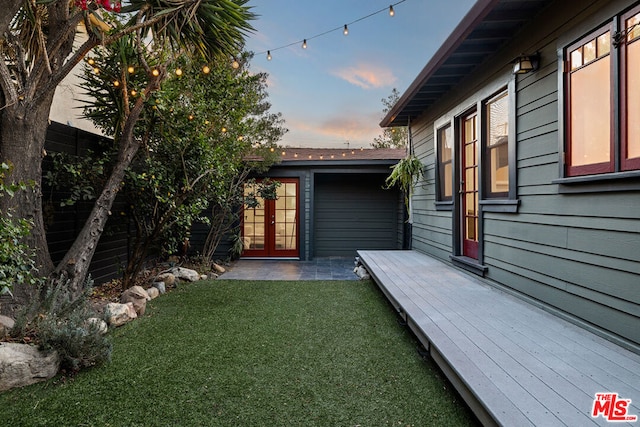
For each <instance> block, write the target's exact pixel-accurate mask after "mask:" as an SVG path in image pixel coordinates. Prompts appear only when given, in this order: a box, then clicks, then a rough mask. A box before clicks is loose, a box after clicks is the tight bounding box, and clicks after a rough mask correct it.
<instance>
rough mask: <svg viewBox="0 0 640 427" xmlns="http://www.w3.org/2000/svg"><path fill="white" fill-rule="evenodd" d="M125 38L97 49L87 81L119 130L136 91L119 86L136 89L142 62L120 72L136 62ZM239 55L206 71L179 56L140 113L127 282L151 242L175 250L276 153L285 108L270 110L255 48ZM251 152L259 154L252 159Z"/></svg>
mask: <svg viewBox="0 0 640 427" xmlns="http://www.w3.org/2000/svg"><path fill="white" fill-rule="evenodd" d="M124 41H125V39H122V43H117V44H115V45H112V46H111V47H110V48H105V49H100V50H98V51H96V55H94V56H92V57H91V62H92V65H91V67H87V68H86V70H85V74H84V83H83V87H84V88H85V89H86V90H87V93H88V94H89V98H90V100H89V101H88V105H87V107H86V108H85V114H86V115H87V116H88V117H90V118H91V119H92V120H93V121H94V123H95V124H96V125H97V126H99V127H100V128H101V129H102V130H103V131H105V132H107V133H115V134H116V135H117V134H118V132H117V129H118V127H119V126H120V123H122V122H124V121H126V120H128V115H127V114H128V113H127V111H126V109H125V108H124V105H125V101H126V99H127V98H128V97H129V93H130V90H129V91H123V90H119V89H117V88H119V87H120V86H121V85H126V86H128V88H132V87H135V86H136V81H137V80H138V79H136V76H135V70H134V72H133V73H129V72H127V73H126V77H127V78H126V79H122V76H121V75H120V68H121V66H120V65H117V64H118V63H120V64H122V63H123V62H126V63H127V64H128V63H131V58H127V56H133V52H131V51H130V50H129V49H128V48H127V46H126V45H124V46H123V45H122V44H123V43H124ZM126 52H129V55H127V54H126ZM237 59H239V61H236V64H237V66H235V67H232V66H231V64H230V63H228V62H226V61H225V62H218V63H215V64H213V65H211V66H208V68H207V72H206V73H205V72H203V70H202V67H201V63H200V61H195V62H194V61H190V60H189V58H182V59H178V60H177V61H176V62H175V63H174V64H172V69H171V72H170V73H169V75H170V76H171V77H169V78H167V80H165V81H164V83H163V85H162V88H161V89H160V90H159V91H157V92H156V93H155V94H154V96H153V98H152V99H149V101H148V102H147V103H146V104H145V108H144V109H143V112H142V113H141V114H140V116H139V118H138V124H137V126H136V131H135V133H136V135H137V139H139V140H141V141H143V143H142V149H141V150H139V151H138V153H137V154H136V156H135V158H134V160H133V162H132V164H131V167H130V168H129V169H128V170H127V172H126V174H125V178H124V182H125V185H124V189H123V193H124V195H125V197H126V199H127V204H128V205H129V210H128V214H130V216H131V217H132V220H133V224H134V225H135V230H136V234H135V238H134V242H133V245H132V249H131V254H130V257H129V261H128V265H127V267H126V269H125V274H124V282H125V286H127V285H129V284H130V283H131V282H132V281H133V280H134V279H135V278H136V276H137V274H138V272H139V271H140V270H141V268H142V266H143V264H144V262H145V261H146V259H147V257H148V255H149V252H150V251H151V250H154V249H155V250H157V251H160V252H161V253H162V254H164V255H166V254H170V253H174V252H176V251H178V248H179V247H180V246H182V244H183V242H184V241H185V240H186V239H188V236H189V232H190V230H191V226H192V224H193V222H194V221H195V220H198V219H201V214H202V212H203V210H204V209H205V208H206V207H208V206H209V205H210V204H211V203H214V204H218V203H219V201H220V200H221V199H226V198H228V197H229V196H228V194H227V193H228V192H229V183H230V182H234V183H238V182H240V181H239V179H245V178H246V173H247V172H248V171H251V170H253V169H256V168H262V169H265V168H268V167H269V166H270V165H271V164H272V163H273V161H274V160H275V154H274V153H272V150H271V148H272V147H273V145H274V144H275V143H276V142H277V141H278V140H279V139H280V138H281V137H282V135H283V133H284V132H285V129H283V128H282V126H281V125H282V118H281V116H280V115H279V114H271V113H269V108H270V104H269V103H268V102H266V101H265V100H266V98H267V93H266V90H265V88H266V77H267V76H266V74H264V73H258V74H251V73H249V72H248V68H247V67H246V65H247V64H248V62H249V60H250V59H251V57H250V55H249V54H246V53H245V54H243V55H242V57H239V58H237ZM114 64H115V65H114ZM95 71H99V72H98V73H96V72H95ZM118 79H121V80H122V81H120V80H118ZM115 82H117V86H116V85H114V83H115ZM137 84H138V85H139V84H140V82H137ZM128 92H129V93H128ZM248 155H251V157H253V158H260V161H253V162H250V161H247V156H248ZM214 227H215V228H217V227H219V224H215V226H214Z"/></svg>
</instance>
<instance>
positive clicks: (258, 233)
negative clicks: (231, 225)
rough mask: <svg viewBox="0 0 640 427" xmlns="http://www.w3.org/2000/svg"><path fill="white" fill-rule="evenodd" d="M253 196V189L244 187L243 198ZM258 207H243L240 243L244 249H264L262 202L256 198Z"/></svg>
mask: <svg viewBox="0 0 640 427" xmlns="http://www.w3.org/2000/svg"><path fill="white" fill-rule="evenodd" d="M251 194H255V188H254V186H251V185H245V187H244V195H245V198H246V197H248V196H249V195H251ZM256 199H257V202H258V203H259V205H258V206H255V207H252V206H250V205H245V206H244V218H243V220H242V243H243V245H244V249H245V250H247V249H264V232H265V229H264V200H263V199H262V198H260V197H256Z"/></svg>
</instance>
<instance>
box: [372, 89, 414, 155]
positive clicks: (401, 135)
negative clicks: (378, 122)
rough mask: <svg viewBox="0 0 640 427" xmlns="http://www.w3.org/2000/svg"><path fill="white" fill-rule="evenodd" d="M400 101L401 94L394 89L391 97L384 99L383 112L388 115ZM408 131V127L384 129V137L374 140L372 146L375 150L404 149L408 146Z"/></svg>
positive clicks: (380, 136)
mask: <svg viewBox="0 0 640 427" xmlns="http://www.w3.org/2000/svg"><path fill="white" fill-rule="evenodd" d="M399 99H400V92H398V89H396V88H393V90H392V91H391V95H389V96H388V97H387V98H382V103H383V104H384V109H383V110H382V112H383V113H384V114H385V115H386V114H387V113H388V112H389V111H391V109H392V108H393V107H394V105H396V103H397V102H398V100H399ZM407 135H408V130H407V128H406V127H404V126H403V127H391V128H384V131H383V132H382V135H378V136H377V137H375V138H374V139H373V142H372V143H371V146H372V147H373V148H404V147H406V146H407Z"/></svg>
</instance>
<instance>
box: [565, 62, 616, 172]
mask: <svg viewBox="0 0 640 427" xmlns="http://www.w3.org/2000/svg"><path fill="white" fill-rule="evenodd" d="M610 59H611V57H610V56H606V57H604V58H602V59H599V60H597V61H595V62H592V63H591V64H589V65H587V66H585V67H583V68H581V69H579V70H576V71H574V72H573V73H571V95H570V97H571V99H570V102H571V117H570V128H571V159H570V160H571V165H572V166H582V165H590V164H595V163H602V162H608V161H609V159H610V155H611V153H610V149H609V147H610V135H611V132H610V130H611V117H610V112H611V108H612V107H611V88H610V84H611V83H610V82H611V75H610V74H611V70H610Z"/></svg>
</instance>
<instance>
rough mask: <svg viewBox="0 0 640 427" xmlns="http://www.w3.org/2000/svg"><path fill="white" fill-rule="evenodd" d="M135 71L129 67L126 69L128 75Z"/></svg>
mask: <svg viewBox="0 0 640 427" xmlns="http://www.w3.org/2000/svg"><path fill="white" fill-rule="evenodd" d="M135 71H136V69H135V68H133V67H132V66H129V68H127V72H128V73H129V74H133V73H134V72H135Z"/></svg>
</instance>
